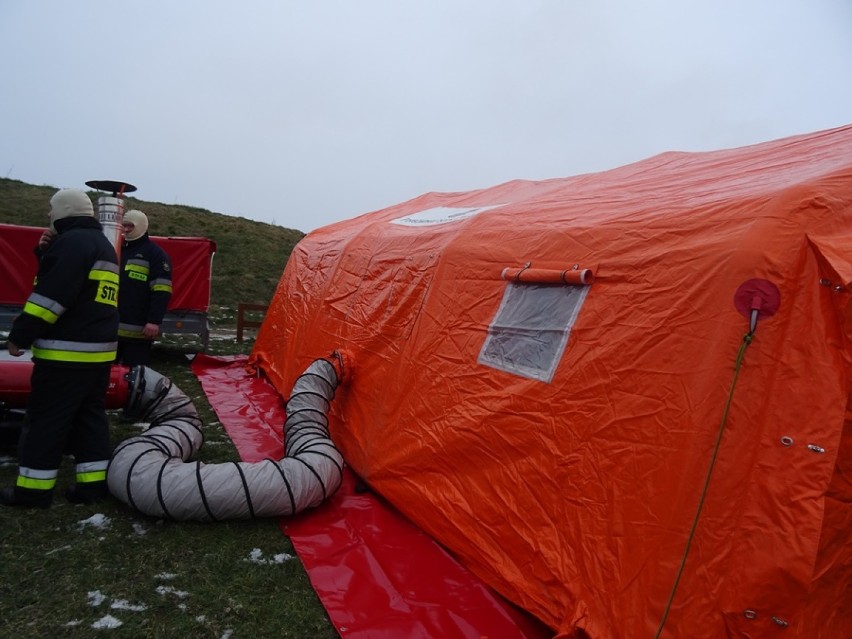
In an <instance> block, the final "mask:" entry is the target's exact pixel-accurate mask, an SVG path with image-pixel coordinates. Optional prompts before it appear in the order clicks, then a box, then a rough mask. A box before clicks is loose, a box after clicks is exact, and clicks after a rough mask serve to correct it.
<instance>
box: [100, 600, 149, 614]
mask: <svg viewBox="0 0 852 639" xmlns="http://www.w3.org/2000/svg"><path fill="white" fill-rule="evenodd" d="M109 607H110V608H112V609H113V610H129V611H131V612H145V611H146V610H148V606H146V605H145V604H132V603H130V602H129V601H127V600H126V599H115V600H113V602H112V603H111V604H110V606H109Z"/></svg>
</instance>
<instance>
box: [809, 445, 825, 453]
mask: <svg viewBox="0 0 852 639" xmlns="http://www.w3.org/2000/svg"><path fill="white" fill-rule="evenodd" d="M808 450H812V451H813V452H815V453H819V454H820V455H822V454H823V453H824V452H825V448H823V447H822V446H817V445H816V444H808Z"/></svg>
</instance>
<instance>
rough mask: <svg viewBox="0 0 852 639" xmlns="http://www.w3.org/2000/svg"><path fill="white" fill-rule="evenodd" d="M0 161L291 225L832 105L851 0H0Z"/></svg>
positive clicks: (850, 52) (25, 175) (825, 120)
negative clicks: (115, 183)
mask: <svg viewBox="0 0 852 639" xmlns="http://www.w3.org/2000/svg"><path fill="white" fill-rule="evenodd" d="M0 59H2V68H3V73H2V80H0V87H2V89H1V90H2V94H1V95H0V176H3V177H8V178H13V179H17V180H22V181H24V182H29V183H32V184H48V185H51V186H56V187H68V186H75V187H80V188H85V186H84V183H85V182H86V181H87V180H92V179H114V180H123V181H127V182H130V183H132V184H135V185H136V186H137V187H138V188H139V190H138V192H137V193H135V194H134V195H135V196H137V197H139V198H140V199H143V200H149V201H156V202H164V203H167V204H187V205H192V206H199V207H203V208H206V209H210V210H212V211H216V212H219V213H225V214H228V215H238V216H242V217H247V218H250V219H255V220H260V221H264V222H270V223H274V224H278V225H281V226H286V227H291V228H296V229H299V230H302V231H306V232H307V231H310V230H313V229H315V228H318V227H320V226H324V225H326V224H329V223H331V222H335V221H338V220H342V219H346V218H350V217H354V216H356V215H360V214H362V213H366V212H368V211H372V210H376V209H379V208H384V207H386V206H390V205H392V204H397V203H399V202H402V201H405V200H408V199H410V198H412V197H416V196H418V195H421V194H422V193H425V192H428V191H464V190H469V189H474V188H483V187H488V186H492V185H495V184H499V183H501V182H505V181H507V180H511V179H516V178H523V179H547V178H552V177H562V176H568V175H577V174H580V173H588V172H592V171H600V170H605V169H610V168H614V167H616V166H620V165H622V164H626V163H629V162H633V161H636V160H641V159H643V158H646V157H649V156H652V155H655V154H657V153H660V152H663V151H700V150H712V149H720V148H727V147H734V146H742V145H746V144H753V143H757V142H762V141H766V140H772V139H776V138H780V137H785V136H788V135H795V134H799V133H807V132H811V131H817V130H821V129H827V128H832V127H835V126H841V125H844V124H850V123H852V0H706V1H698V0H642V1H641V2H638V1H635V0H478V1H473V0H428V1H425V2H411V1H408V0H359V1H355V0H321V1H320V0H318V1H315V2H306V1H304V0H302V1H300V2H295V1H289V0H277V1H276V0H243V1H242V2H235V1H230V2H224V1H222V0H183V1H181V0H168V1H166V0H145V1H143V2H116V1H114V0H78V1H76V2H67V1H63V0H0Z"/></svg>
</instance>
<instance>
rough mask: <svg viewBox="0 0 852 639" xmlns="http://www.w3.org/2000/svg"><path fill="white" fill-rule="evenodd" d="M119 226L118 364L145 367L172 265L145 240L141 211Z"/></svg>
mask: <svg viewBox="0 0 852 639" xmlns="http://www.w3.org/2000/svg"><path fill="white" fill-rule="evenodd" d="M122 226H123V227H124V246H123V247H122V249H121V282H120V285H119V296H118V311H119V315H120V317H121V323H120V324H119V327H118V361H119V362H121V363H122V364H125V365H126V366H136V365H138V364H142V365H145V366H147V365H148V362H149V360H150V356H151V345H152V344H153V341H154V339H155V338H156V337H157V335H159V334H160V325H161V324H162V323H163V316H164V315H165V314H166V308H167V307H168V305H169V299H170V298H171V296H172V265H171V261H170V260H169V256H168V255H167V254H166V252H165V251H164V250H163V249H161V248H160V247H159V246H157V245H156V244H155V243H154V242H152V241H151V238H150V237H148V217H147V216H146V215H145V214H144V213H143V212H142V211H136V210H132V211H127V212H126V213H125V214H124V219H123V221H122Z"/></svg>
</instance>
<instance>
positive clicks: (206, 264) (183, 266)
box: [0, 224, 216, 312]
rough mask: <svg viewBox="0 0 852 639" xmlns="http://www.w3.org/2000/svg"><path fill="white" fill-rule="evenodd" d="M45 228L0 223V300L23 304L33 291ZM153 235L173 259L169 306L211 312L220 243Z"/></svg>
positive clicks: (194, 238)
mask: <svg viewBox="0 0 852 639" xmlns="http://www.w3.org/2000/svg"><path fill="white" fill-rule="evenodd" d="M43 231H44V229H43V228H38V227H34V226H18V225H15V224H0V304H9V305H23V303H24V302H25V301H26V299H27V296H28V295H29V294H30V293H31V292H32V287H33V278H35V275H36V272H37V271H38V260H37V259H36V256H35V254H34V253H33V249H34V248H35V247H36V245H37V244H38V238H39V237H41V234H42V232H43ZM151 239H152V240H153V241H154V242H155V243H156V244H158V245H159V246H161V247H162V248H163V250H164V251H166V253H168V255H169V257H170V258H171V260H172V288H173V292H172V297H171V300H170V301H169V310H177V309H180V310H191V311H202V312H207V309H208V307H209V306H210V274H211V258H212V256H213V254H214V253H215V252H216V243H215V242H214V241H213V240H211V239H208V238H206V237H159V236H153V235H152V236H151Z"/></svg>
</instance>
